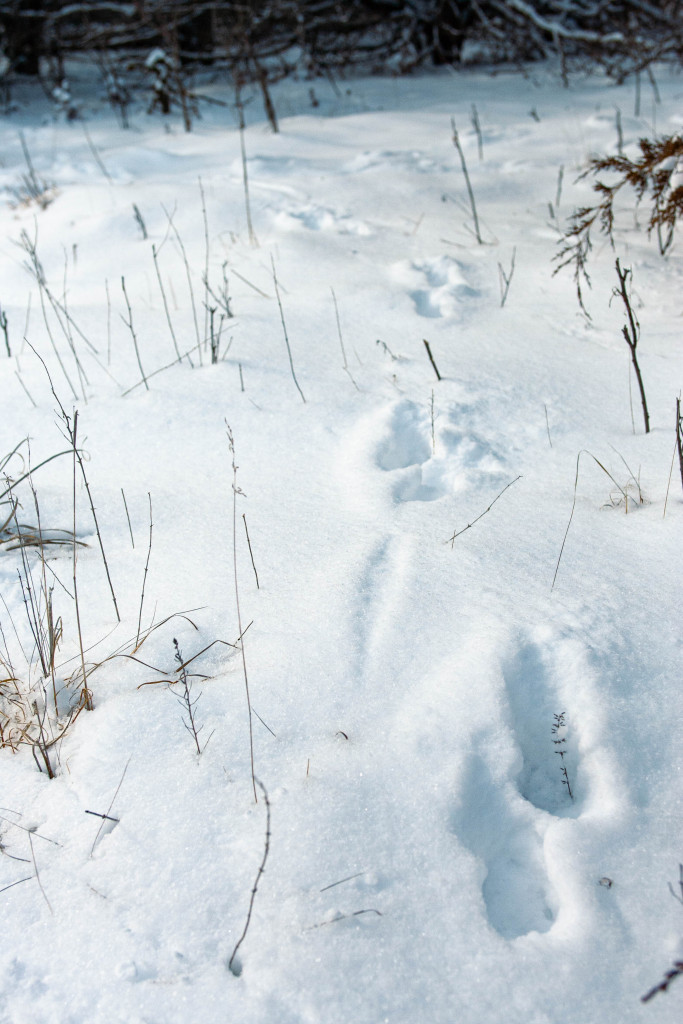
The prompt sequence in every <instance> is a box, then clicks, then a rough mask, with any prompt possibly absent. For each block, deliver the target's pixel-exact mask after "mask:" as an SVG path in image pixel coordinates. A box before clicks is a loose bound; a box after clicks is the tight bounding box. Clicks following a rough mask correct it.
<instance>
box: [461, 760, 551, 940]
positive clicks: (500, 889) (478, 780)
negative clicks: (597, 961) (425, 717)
mask: <svg viewBox="0 0 683 1024" xmlns="http://www.w3.org/2000/svg"><path fill="white" fill-rule="evenodd" d="M451 827H452V829H453V831H454V832H455V834H456V835H457V837H458V839H460V840H461V841H462V842H463V843H464V845H465V846H467V848H468V849H469V850H470V851H471V852H472V853H473V854H474V855H475V856H476V857H478V858H480V859H481V860H482V861H483V864H484V867H485V869H486V876H485V878H484V880H483V883H482V896H483V898H484V903H485V905H486V913H487V916H488V919H489V923H490V924H491V926H492V927H493V928H495V929H496V931H497V932H498V934H499V935H501V936H502V937H503V938H504V939H516V938H519V936H521V935H527V934H528V933H529V932H534V931H535V932H547V931H548V929H549V928H550V927H551V926H552V924H553V921H554V920H555V912H554V910H553V907H554V906H555V905H556V902H557V901H556V898H555V894H554V892H553V890H552V887H551V885H550V882H549V879H548V874H547V871H546V864H545V856H544V853H543V833H544V831H545V828H547V822H544V821H543V820H541V819H539V816H538V814H537V812H536V811H535V810H534V808H533V807H531V805H530V804H528V803H524V802H523V801H521V800H520V797H519V794H518V793H516V792H515V790H514V788H513V787H511V786H510V783H509V782H508V781H507V780H503V781H502V782H498V781H497V780H495V779H494V778H493V777H492V774H491V771H490V768H489V766H488V765H487V763H486V761H485V760H484V759H483V758H482V757H481V756H480V755H479V754H476V755H474V756H473V757H472V758H471V760H470V762H469V764H468V765H467V768H466V772H465V778H464V780H463V784H462V789H461V794H460V800H459V802H458V804H457V806H456V807H455V809H454V811H453V812H452V815H451Z"/></svg>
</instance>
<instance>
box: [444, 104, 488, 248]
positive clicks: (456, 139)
mask: <svg viewBox="0 0 683 1024" xmlns="http://www.w3.org/2000/svg"><path fill="white" fill-rule="evenodd" d="M451 128H452V129H453V145H454V146H455V148H456V149H457V151H458V155H459V157H460V163H461V165H462V173H463V176H464V178H465V184H466V185H467V192H468V194H469V197H470V206H471V207H472V217H473V218H474V231H475V235H476V238H477V241H478V242H479V245H483V244H484V239H483V238H482V237H481V232H480V230H479V218H478V217H477V206H476V203H475V201H474V192H473V191H472V184H471V182H470V176H469V174H468V173H467V164H466V162H465V154H464V153H463V150H462V146H461V145H460V138H459V136H458V129H457V128H456V127H455V118H453V117H452V118H451Z"/></svg>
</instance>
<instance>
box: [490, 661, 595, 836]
mask: <svg viewBox="0 0 683 1024" xmlns="http://www.w3.org/2000/svg"><path fill="white" fill-rule="evenodd" d="M503 676H504V679H505V687H506V690H507V696H508V701H509V707H510V717H511V720H512V721H511V725H512V730H513V733H514V736H515V739H516V742H517V745H518V746H519V749H520V752H521V755H522V767H521V771H520V773H519V776H518V779H517V785H518V787H519V792H520V793H521V795H522V796H523V797H524V799H525V800H528V801H529V803H531V804H533V805H534V807H538V808H539V809H540V810H543V811H548V812H549V813H550V814H554V815H557V816H562V817H570V816H572V815H574V814H576V813H578V807H577V804H576V803H575V802H573V800H572V797H573V796H574V795H575V794H574V793H572V794H571V795H570V792H571V790H572V789H573V788H575V787H574V782H575V776H576V770H577V763H576V753H575V751H574V749H573V746H574V745H573V743H571V742H570V743H569V744H568V743H567V740H568V739H569V740H570V741H571V732H569V730H568V723H566V722H565V721H564V712H563V704H562V698H561V696H560V695H559V694H558V693H557V690H556V687H554V686H553V681H552V679H551V678H550V676H549V673H548V669H547V667H546V664H545V659H544V653H543V650H542V649H541V648H540V647H538V646H537V645H536V644H534V643H532V642H529V643H524V644H522V646H520V648H519V649H518V651H517V653H516V654H515V656H514V657H513V658H512V659H511V660H510V661H509V662H508V664H507V665H504V666H503ZM558 716H561V717H562V719H563V721H562V725H561V728H560V729H559V731H555V732H554V731H553V729H554V728H555V724H556V718H557V717H558ZM558 754H560V755H561V756H557V755H558ZM560 762H561V763H560ZM563 769H564V770H566V773H567V774H566V775H564V773H563Z"/></svg>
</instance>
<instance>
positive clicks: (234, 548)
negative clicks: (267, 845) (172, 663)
mask: <svg viewBox="0 0 683 1024" xmlns="http://www.w3.org/2000/svg"><path fill="white" fill-rule="evenodd" d="M225 426H226V429H227V432H228V445H229V447H230V454H231V456H232V564H233V577H234V581H235V605H236V607H237V628H238V630H239V635H240V651H241V652H242V670H243V672H244V689H245V692H246V695H247V712H248V717H249V756H250V759H251V784H252V787H253V790H254V802H255V803H258V794H257V792H256V774H255V770H254V725H253V721H252V714H251V697H250V695H249V676H248V674H247V657H246V654H245V652H244V633H243V631H242V612H241V609H240V590H239V583H238V578H237V495H238V494H242V493H243V491H241V490H240V488H239V487H238V486H237V464H236V462H235V441H234V438H233V435H232V430H231V429H230V426H229V424H228V423H227V422H226V424H225ZM240 941H241V940H240ZM238 945H239V943H238ZM235 952H236V950H235ZM234 955H235V954H234V953H233V958H234ZM231 962H232V960H231Z"/></svg>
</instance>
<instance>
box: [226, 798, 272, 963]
mask: <svg viewBox="0 0 683 1024" xmlns="http://www.w3.org/2000/svg"><path fill="white" fill-rule="evenodd" d="M256 782H257V783H258V786H259V788H260V790H261V792H262V793H263V801H264V803H265V805H266V838H265V843H264V847H263V857H262V859H261V863H260V864H259V869H258V871H257V873H256V878H255V880H254V885H253V888H252V890H251V897H250V899H249V910H248V911H247V919H246V921H245V922H244V929H243V930H242V934H241V935H240V937H239V939H238V940H237V944H236V946H235V948H234V949H233V951H232V956H231V957H230V959H229V961H228V970H229V971H232V973H233V974H236V975H239V974H240V973H241V970H240V967H239V965H238V964H235V957H236V956H237V951H238V949H239V948H240V946H241V945H242V943H243V942H244V939H245V937H246V934H247V931H248V930H249V925H250V923H251V915H252V912H253V909H254V901H255V900H256V893H257V892H258V886H259V882H260V881H261V875H262V874H263V872H264V871H265V869H266V861H267V860H268V853H269V851H270V800H269V799H268V793H267V791H266V787H265V786H264V785H263V783H262V782H261V781H260V779H257V780H256ZM233 964H235V966H234V967H233Z"/></svg>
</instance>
